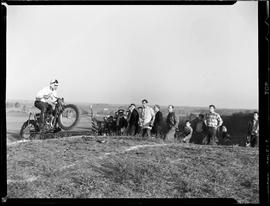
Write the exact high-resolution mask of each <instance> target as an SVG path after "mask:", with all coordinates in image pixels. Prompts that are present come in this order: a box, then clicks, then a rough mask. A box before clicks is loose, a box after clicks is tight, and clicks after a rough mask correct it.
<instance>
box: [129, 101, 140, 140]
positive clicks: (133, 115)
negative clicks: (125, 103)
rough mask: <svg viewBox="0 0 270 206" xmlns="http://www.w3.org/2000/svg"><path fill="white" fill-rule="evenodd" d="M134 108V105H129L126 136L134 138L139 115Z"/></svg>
mask: <svg viewBox="0 0 270 206" xmlns="http://www.w3.org/2000/svg"><path fill="white" fill-rule="evenodd" d="M135 108H136V105H135V104H131V105H130V107H129V110H130V115H129V117H128V127H127V135H131V136H134V135H136V134H137V133H138V127H139V113H138V111H137V110H136V109H135Z"/></svg>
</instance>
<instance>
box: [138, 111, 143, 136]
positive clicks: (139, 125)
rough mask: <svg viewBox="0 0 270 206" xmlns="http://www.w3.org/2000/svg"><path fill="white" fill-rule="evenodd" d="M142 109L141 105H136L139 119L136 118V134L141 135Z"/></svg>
mask: <svg viewBox="0 0 270 206" xmlns="http://www.w3.org/2000/svg"><path fill="white" fill-rule="evenodd" d="M142 111H143V108H142V107H138V113H139V120H138V133H137V134H138V135H139V136H142V123H143V119H142Z"/></svg>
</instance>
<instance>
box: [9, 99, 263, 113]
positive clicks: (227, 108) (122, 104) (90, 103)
mask: <svg viewBox="0 0 270 206" xmlns="http://www.w3.org/2000/svg"><path fill="white" fill-rule="evenodd" d="M8 101H29V102H30V101H32V102H34V100H29V99H11V98H9V99H7V98H6V102H8ZM70 103H77V104H89V106H90V105H93V104H108V105H121V106H126V105H130V104H131V103H100V102H96V103H94V102H84V101H83V102H79V101H70ZM135 105H136V106H138V105H139V104H135ZM149 105H151V106H152V104H149ZM153 105H155V104H153ZM209 105H210V104H209ZM159 106H161V107H167V105H166V106H165V105H159ZM174 107H190V108H196V107H197V108H202V109H204V108H206V109H208V106H186V105H181V106H180V105H174ZM222 109H226V110H256V111H258V109H256V108H232V107H231V108H229V107H220V108H218V109H216V110H222Z"/></svg>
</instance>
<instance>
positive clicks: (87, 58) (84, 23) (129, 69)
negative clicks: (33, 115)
mask: <svg viewBox="0 0 270 206" xmlns="http://www.w3.org/2000/svg"><path fill="white" fill-rule="evenodd" d="M51 78H57V79H58V80H59V82H60V84H59V89H58V94H59V96H62V97H64V98H65V100H66V101H67V102H90V103H113V104H115V103H116V104H117V103H120V104H128V103H136V104H140V103H141V100H142V99H144V98H146V99H148V100H149V103H150V104H160V105H168V104H173V105H178V106H206V107H207V106H208V105H209V104H215V105H216V107H218V108H246V109H256V108H257V107H258V24H257V2H255V1H253V2H237V3H236V4H235V5H232V6H206V5H203V6H194V5H193V6H188V5H176V6H147V5H142V6H116V5H114V6H111V5H110V6H104V5H102V6H101V5H95V6H91V5H89V6H74V5H73V6H8V16H7V88H6V98H7V99H25V100H33V101H34V99H35V95H36V93H37V92H38V91H39V90H40V89H42V88H43V87H45V86H47V85H49V81H50V79H51Z"/></svg>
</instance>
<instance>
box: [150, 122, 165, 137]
mask: <svg viewBox="0 0 270 206" xmlns="http://www.w3.org/2000/svg"><path fill="white" fill-rule="evenodd" d="M151 132H152V134H153V136H155V137H156V138H163V131H162V127H161V126H159V125H158V126H155V127H153V129H152V131H151Z"/></svg>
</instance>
